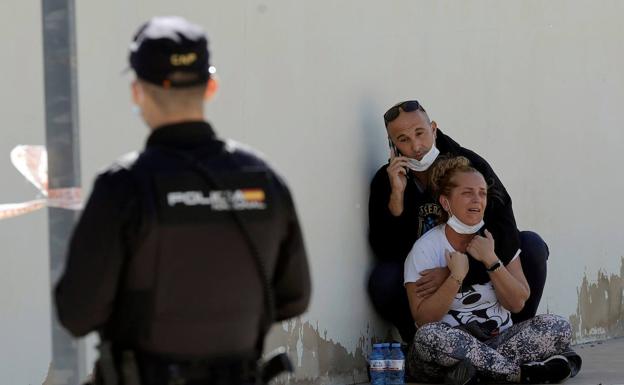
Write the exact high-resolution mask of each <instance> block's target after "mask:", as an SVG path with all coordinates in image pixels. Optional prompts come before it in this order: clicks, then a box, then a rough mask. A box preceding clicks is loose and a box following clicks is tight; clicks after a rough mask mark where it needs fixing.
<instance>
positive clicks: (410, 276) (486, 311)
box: [404, 224, 518, 331]
mask: <svg viewBox="0 0 624 385" xmlns="http://www.w3.org/2000/svg"><path fill="white" fill-rule="evenodd" d="M445 226H446V224H441V225H439V226H436V227H434V228H432V229H431V230H429V231H428V232H427V233H425V234H424V235H423V236H422V237H420V238H419V239H418V240H417V241H416V243H414V246H413V247H412V250H411V251H410V253H409V254H408V256H407V259H406V260H405V273H404V283H406V284H407V283H409V282H416V281H417V280H418V279H419V278H420V277H421V275H420V273H421V272H422V271H424V270H427V269H433V268H437V267H446V258H445V252H446V251H447V250H448V251H449V252H452V251H455V249H454V248H453V246H451V244H450V243H449V241H448V239H447V238H446V234H445V233H444V227H445ZM517 255H518V254H516V256H517ZM441 321H442V322H446V323H448V324H449V325H451V326H458V325H460V324H461V325H466V324H468V323H469V322H472V321H477V322H478V323H480V324H482V323H486V322H488V323H492V322H496V326H497V328H498V330H499V331H503V330H505V329H507V328H508V327H510V326H511V325H512V321H511V313H510V312H509V310H507V309H505V308H504V307H503V306H502V305H501V304H500V303H499V302H498V299H497V298H496V293H495V292H494V286H493V285H492V282H487V283H485V284H475V285H462V287H461V289H460V291H459V292H458V293H457V294H456V295H455V298H454V299H453V303H452V304H451V308H450V309H449V312H448V313H447V314H445V315H444V317H442V320H441Z"/></svg>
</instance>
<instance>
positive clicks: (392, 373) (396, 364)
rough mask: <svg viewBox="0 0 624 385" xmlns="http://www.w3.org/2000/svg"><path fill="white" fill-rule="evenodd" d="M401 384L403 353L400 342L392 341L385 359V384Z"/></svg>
mask: <svg viewBox="0 0 624 385" xmlns="http://www.w3.org/2000/svg"><path fill="white" fill-rule="evenodd" d="M402 384H405V355H404V354H403V351H402V350H401V344H397V343H394V344H392V349H391V350H390V357H389V359H388V360H387V361H386V385H402Z"/></svg>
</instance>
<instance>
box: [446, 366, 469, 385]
mask: <svg viewBox="0 0 624 385" xmlns="http://www.w3.org/2000/svg"><path fill="white" fill-rule="evenodd" d="M444 383H445V384H447V385H474V384H476V383H477V371H476V370H475V368H474V366H472V364H471V363H470V361H468V360H463V361H461V362H460V363H458V364H457V365H455V366H453V367H451V368H450V369H449V371H448V372H447V373H446V376H445V377H444Z"/></svg>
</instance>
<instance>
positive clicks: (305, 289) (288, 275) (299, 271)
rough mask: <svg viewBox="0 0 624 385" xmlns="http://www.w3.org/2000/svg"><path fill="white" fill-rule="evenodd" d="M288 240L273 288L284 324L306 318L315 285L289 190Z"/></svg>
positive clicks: (279, 261) (279, 260)
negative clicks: (312, 282)
mask: <svg viewBox="0 0 624 385" xmlns="http://www.w3.org/2000/svg"><path fill="white" fill-rule="evenodd" d="M283 188H284V189H285V196H284V197H283V199H286V212H287V215H288V218H287V229H286V237H285V238H284V240H283V241H282V244H281V246H280V251H279V253H280V254H279V256H278V259H277V264H276V266H275V274H274V276H273V287H274V290H275V308H276V309H275V312H276V314H275V317H276V321H282V320H285V319H288V318H292V317H295V316H298V315H300V314H302V313H303V312H304V311H305V310H306V309H307V307H308V304H309V302H310V294H311V284H310V272H309V269H308V259H307V256H306V252H305V246H304V243H303V236H302V234H301V228H300V227H299V221H298V219H297V214H296V211H295V207H294V204H293V202H292V198H291V196H290V193H289V192H288V189H287V188H286V186H283Z"/></svg>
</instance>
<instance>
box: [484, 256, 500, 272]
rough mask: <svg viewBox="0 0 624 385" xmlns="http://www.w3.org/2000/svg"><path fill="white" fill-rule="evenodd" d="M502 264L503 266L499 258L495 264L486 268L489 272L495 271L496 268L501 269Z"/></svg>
mask: <svg viewBox="0 0 624 385" xmlns="http://www.w3.org/2000/svg"><path fill="white" fill-rule="evenodd" d="M501 266H503V263H502V262H501V260H500V259H499V260H498V261H496V262H494V264H493V265H492V266H490V267H488V268H487V269H486V270H487V272H488V273H493V272H495V271H496V270H498V269H500V268H501Z"/></svg>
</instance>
